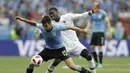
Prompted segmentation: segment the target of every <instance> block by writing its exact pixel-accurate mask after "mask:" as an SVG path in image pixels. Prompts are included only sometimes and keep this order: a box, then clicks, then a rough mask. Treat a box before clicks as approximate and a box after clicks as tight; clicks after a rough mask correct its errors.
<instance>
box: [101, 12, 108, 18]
mask: <svg viewBox="0 0 130 73" xmlns="http://www.w3.org/2000/svg"><path fill="white" fill-rule="evenodd" d="M102 13H103V18H104V19H105V18H106V16H107V13H106V12H105V11H102Z"/></svg>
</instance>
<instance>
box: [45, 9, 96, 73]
mask: <svg viewBox="0 0 130 73" xmlns="http://www.w3.org/2000/svg"><path fill="white" fill-rule="evenodd" d="M93 13H94V9H93V10H92V11H89V12H84V13H81V14H73V13H67V14H64V15H61V16H59V12H58V9H57V8H56V7H52V8H50V9H49V15H50V17H51V19H52V20H53V21H52V22H53V23H57V22H62V23H65V25H66V26H68V25H71V26H74V23H73V20H74V19H76V18H80V17H87V16H89V15H91V14H93ZM61 35H62V36H61V37H62V38H63V40H64V45H65V47H66V49H67V52H68V53H70V52H71V53H73V54H75V55H78V56H82V57H83V58H85V59H87V60H88V66H89V68H90V70H91V72H92V73H96V69H95V63H94V60H93V58H92V57H91V55H90V54H89V52H88V50H87V48H86V47H85V46H83V45H82V44H81V43H80V41H79V39H78V37H77V35H76V32H75V31H73V30H67V31H62V32H61ZM60 62H61V60H60V59H55V60H54V61H53V62H52V63H51V65H50V66H49V67H48V69H47V71H46V73H52V72H53V71H54V68H55V67H56V66H57V65H58V64H59V63H60Z"/></svg>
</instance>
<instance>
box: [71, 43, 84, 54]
mask: <svg viewBox="0 0 130 73" xmlns="http://www.w3.org/2000/svg"><path fill="white" fill-rule="evenodd" d="M83 49H86V47H85V46H84V45H83V44H81V43H80V42H78V43H77V44H76V47H75V49H74V50H73V51H72V53H73V54H75V55H77V56H80V54H81V52H82V51H83Z"/></svg>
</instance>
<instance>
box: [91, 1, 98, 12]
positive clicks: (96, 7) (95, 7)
mask: <svg viewBox="0 0 130 73" xmlns="http://www.w3.org/2000/svg"><path fill="white" fill-rule="evenodd" d="M93 10H94V11H95V12H98V11H99V10H100V2H98V1H95V2H94V3H93Z"/></svg>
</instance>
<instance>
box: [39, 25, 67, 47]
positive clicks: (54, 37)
mask: <svg viewBox="0 0 130 73" xmlns="http://www.w3.org/2000/svg"><path fill="white" fill-rule="evenodd" d="M37 27H38V28H39V29H40V30H41V32H42V35H43V37H44V39H45V42H46V47H47V48H49V49H58V48H61V47H64V45H63V41H62V38H61V32H60V31H61V30H66V29H67V28H66V27H64V26H62V25H56V24H53V25H52V27H53V28H52V30H51V31H46V30H45V29H44V28H43V26H42V24H38V26H37Z"/></svg>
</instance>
